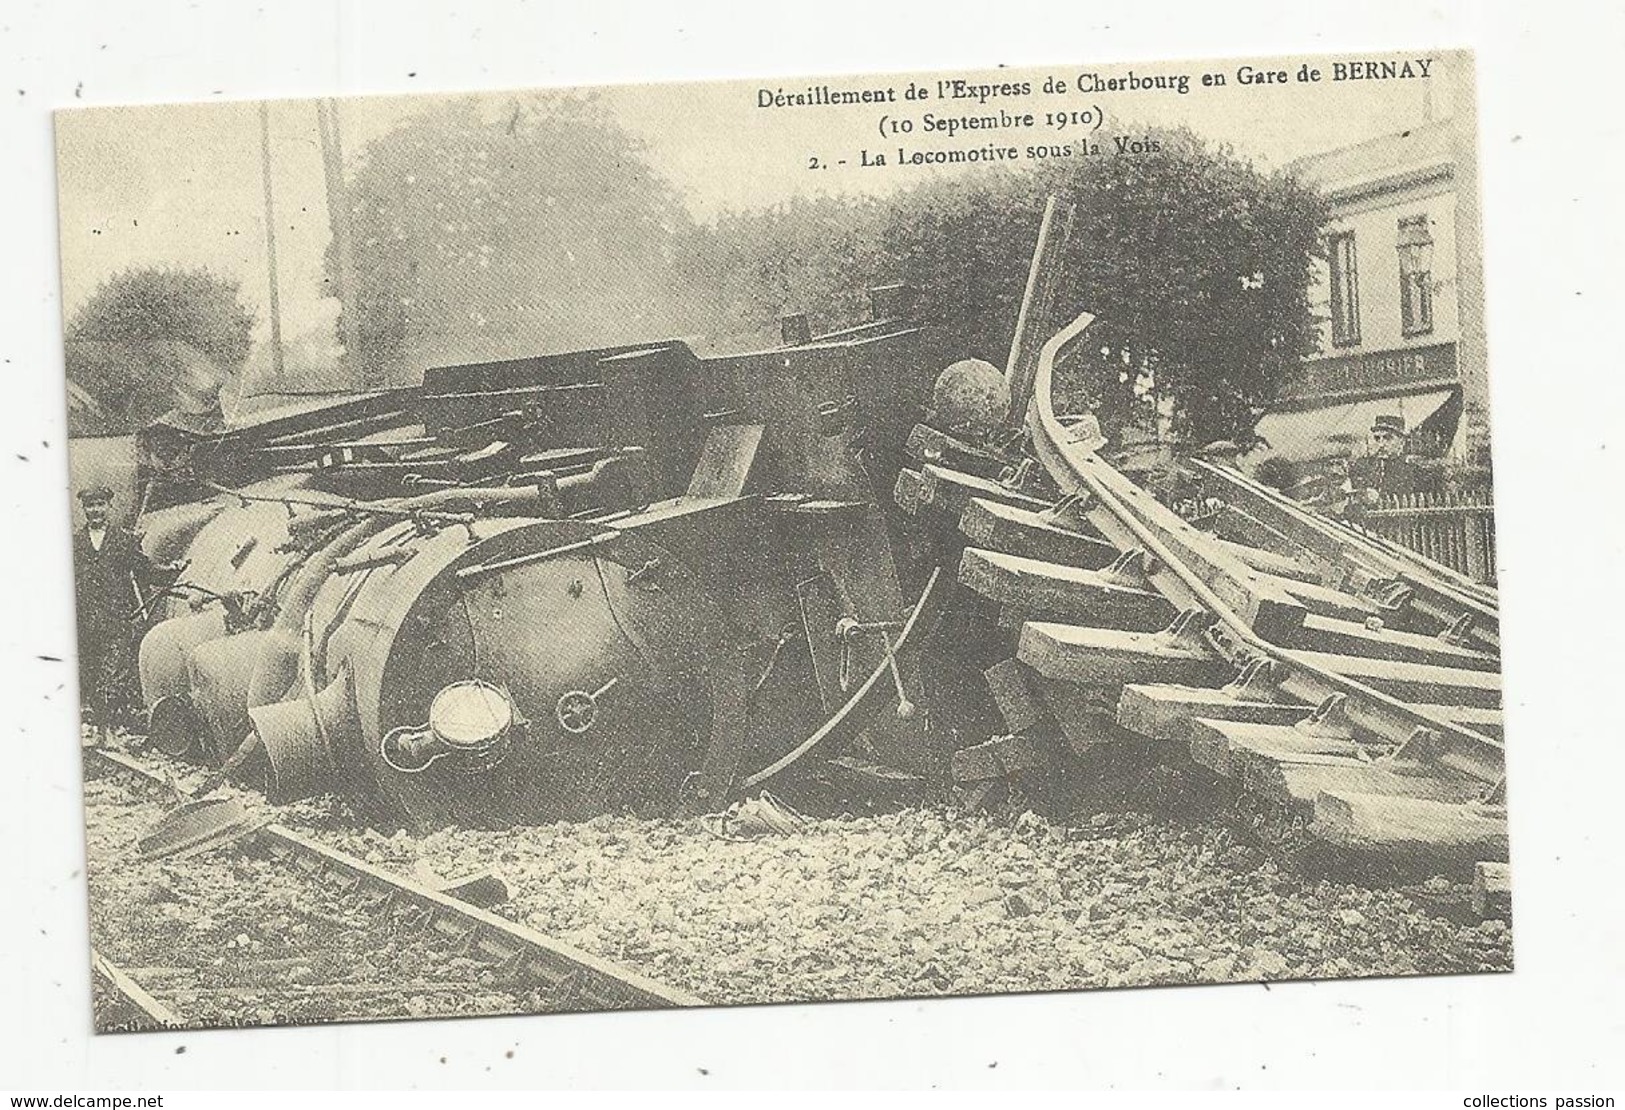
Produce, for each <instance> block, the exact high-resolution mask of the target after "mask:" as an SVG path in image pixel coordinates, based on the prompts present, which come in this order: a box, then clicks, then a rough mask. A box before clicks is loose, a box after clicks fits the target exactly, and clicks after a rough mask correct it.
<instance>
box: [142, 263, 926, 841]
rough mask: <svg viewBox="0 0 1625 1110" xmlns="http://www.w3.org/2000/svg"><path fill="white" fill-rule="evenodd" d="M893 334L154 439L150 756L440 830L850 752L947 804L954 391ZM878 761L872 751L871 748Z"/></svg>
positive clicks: (723, 789)
mask: <svg viewBox="0 0 1625 1110" xmlns="http://www.w3.org/2000/svg"><path fill="white" fill-rule="evenodd" d="M871 300H872V307H873V319H872V320H871V321H870V322H868V323H864V324H861V325H858V326H855V327H850V328H847V329H845V330H841V331H837V332H834V333H831V334H827V335H820V336H817V337H813V336H811V335H810V334H809V333H808V331H807V328H806V324H805V319H804V318H790V319H788V320H787V321H786V323H785V340H784V343H783V345H782V346H779V347H777V348H774V349H771V350H766V351H761V352H758V353H753V354H745V355H737V356H728V357H719V358H699V357H696V356H695V355H694V354H693V353H692V352H691V351H690V349H689V348H688V347H687V346H685V345H684V344H683V343H681V342H675V341H673V342H660V343H649V344H641V345H636V346H627V347H617V348H610V349H602V350H590V351H578V352H572V353H567V354H556V355H547V356H543V357H536V358H525V359H518V360H513V361H505V362H495V363H481V364H475V365H462V366H451V367H445V368H441V369H436V370H432V371H430V372H429V373H428V374H427V376H426V378H425V380H424V383H423V385H422V386H421V387H416V388H412V389H406V390H396V391H390V392H386V393H378V394H371V395H363V396H352V397H347V398H340V399H329V400H325V401H323V402H322V403H320V404H317V405H313V406H307V407H305V408H304V409H302V410H301V411H298V412H294V413H292V414H282V415H277V414H271V415H270V416H268V417H266V418H264V419H260V420H258V421H257V422H255V423H252V424H249V425H246V426H241V427H236V428H233V429H231V430H229V431H227V432H224V433H213V434H197V433H192V432H187V431H184V430H180V429H176V428H173V427H168V426H163V425H160V426H157V427H155V428H152V429H149V430H148V432H147V433H146V436H145V441H144V443H143V445H142V447H143V450H142V457H143V467H142V472H141V474H140V481H141V482H142V484H143V490H144V492H143V500H144V504H145V512H144V514H143V517H142V522H141V525H142V528H143V530H144V532H145V537H146V538H145V547H146V550H147V553H148V555H149V556H150V557H151V558H152V559H154V560H155V561H159V562H163V563H169V564H172V565H178V566H179V567H180V571H179V574H178V577H177V578H176V580H175V582H174V583H173V585H172V586H170V587H169V588H168V589H167V590H166V591H165V593H164V595H163V597H162V598H161V599H160V600H159V601H158V603H157V604H158V606H159V607H160V610H161V611H160V612H159V616H160V617H161V619H159V620H157V621H156V623H154V624H153V626H152V627H151V629H150V631H149V632H148V633H147V634H146V636H145V638H144V639H143V641H142V643H141V647H140V653H139V667H140V679H141V688H142V695H143V698H144V700H145V703H146V706H147V709H148V713H149V725H150V741H151V743H153V744H154V745H156V746H157V747H159V748H161V749H162V750H165V751H167V752H169V753H170V754H173V755H177V756H186V757H188V758H193V759H197V760H200V761H204V762H210V763H214V764H216V765H224V766H226V767H227V768H230V769H239V768H240V769H243V770H244V771H247V770H251V769H254V768H259V769H260V770H261V771H262V772H263V777H264V782H265V785H266V787H267V789H268V792H269V794H270V796H271V797H272V798H273V799H275V800H279V801H287V800H292V799H296V798H299V797H304V796H308V795H312V794H316V793H321V792H328V791H337V792H341V793H343V794H344V795H346V796H347V797H348V798H350V799H351V800H352V802H353V803H354V805H355V806H356V807H357V808H358V810H360V812H361V813H362V814H363V816H365V817H366V818H367V819H369V820H380V821H395V822H399V823H403V824H405V825H408V826H411V827H414V828H418V829H426V828H433V827H439V826H443V825H448V824H461V825H474V826H487V827H504V826H508V825H513V824H525V823H534V822H541V821H549V820H557V819H580V818H583V817H587V816H591V815H592V814H595V813H600V812H604V811H606V810H611V809H622V808H635V809H649V810H662V811H670V810H671V809H673V808H676V807H680V806H682V805H685V804H691V805H696V806H708V805H714V804H717V803H718V802H719V801H721V800H722V799H723V798H725V797H726V796H727V795H728V794H729V793H730V792H733V791H735V790H737V789H739V788H741V787H742V786H748V785H753V784H755V783H757V782H761V781H764V780H765V779H767V778H769V777H772V776H776V775H780V774H783V773H784V772H785V771H786V770H787V769H788V768H791V767H792V766H793V765H794V764H795V763H796V762H797V761H798V759H799V757H801V756H802V755H804V754H805V753H807V752H809V751H811V750H814V749H821V750H822V751H823V753H824V754H825V755H826V756H827V755H831V754H840V755H843V756H845V757H849V758H852V759H855V760H857V761H859V762H864V761H867V765H868V766H871V767H876V768H879V767H884V768H886V769H888V770H891V771H896V772H900V773H903V774H912V775H925V774H930V773H932V771H933V769H935V768H940V767H941V766H942V765H943V763H944V762H945V760H946V759H947V758H948V755H949V754H950V753H949V752H947V751H943V750H938V749H939V748H941V747H942V746H943V742H942V741H941V740H940V739H938V738H936V737H935V736H934V734H933V731H932V729H931V727H930V726H929V724H928V720H927V715H926V714H923V713H919V712H916V711H915V708H914V704H913V701H912V700H911V695H910V691H912V690H915V689H917V684H918V681H919V674H918V670H919V661H918V651H919V645H920V643H921V641H922V640H923V639H924V638H925V634H926V632H927V631H929V628H928V626H929V624H930V623H931V620H932V619H933V617H934V616H935V613H936V610H937V608H938V601H937V598H939V597H940V595H941V593H942V592H943V591H944V590H945V588H946V584H945V583H938V581H937V579H936V577H935V576H933V575H931V574H930V572H929V567H930V566H931V565H932V560H931V559H930V558H929V555H928V553H925V552H923V551H916V550H915V547H916V541H914V540H912V539H910V537H909V536H908V535H907V534H906V533H905V531H904V530H903V528H902V525H901V524H900V523H899V521H898V520H897V519H896V516H895V512H894V509H893V507H892V498H891V491H892V487H893V484H894V482H895V480H896V477H897V474H898V471H899V469H900V468H901V466H902V460H903V445H904V442H905V440H906V438H907V436H908V433H909V430H910V428H911V427H912V426H913V425H914V423H915V421H916V420H917V419H918V418H919V416H920V413H921V410H922V409H923V408H924V405H925V402H926V399H927V397H928V395H929V393H930V390H931V387H932V383H933V380H934V379H935V377H936V368H939V367H941V366H943V365H945V363H946V362H947V361H950V359H949V358H948V357H947V356H946V353H945V352H944V351H942V350H939V349H938V347H937V343H936V341H935V340H934V339H933V337H932V335H931V333H930V332H929V330H927V329H923V328H921V327H918V326H916V325H915V324H913V323H911V322H909V319H908V317H909V312H910V306H909V304H908V295H907V291H906V290H905V289H904V288H902V287H888V288H884V289H877V290H875V291H873V292H872V295H871ZM860 738H861V743H859V744H856V745H854V743H853V742H854V741H857V740H859V739H860Z"/></svg>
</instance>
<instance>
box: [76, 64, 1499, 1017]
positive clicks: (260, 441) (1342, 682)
mask: <svg viewBox="0 0 1625 1110" xmlns="http://www.w3.org/2000/svg"><path fill="white" fill-rule="evenodd" d="M1473 88H1474V66H1473V59H1472V56H1471V55H1470V54H1468V53H1466V52H1460V51H1434V52H1431V53H1428V52H1408V53H1394V54H1373V55H1369V56H1361V57H1351V56H1345V55H1336V56H1330V55H1328V56H1325V57H1304V58H1292V59H1269V58H1264V59H1253V60H1242V61H1235V60H1231V61H1214V62H1178V63H1165V64H1145V63H1139V64H1134V65H1121V66H1106V65H1100V66H1085V67H1077V66H1072V67H1046V68H1035V69H1000V70H992V71H982V72H969V73H948V72H941V73H935V72H928V73H915V74H889V75H875V76H859V77H847V78H813V79H808V80H805V81H792V80H784V79H774V80H772V81H761V82H724V83H701V84H684V85H669V86H625V87H603V88H593V89H580V90H559V89H553V90H543V91H516V92H491V93H478V94H455V95H454V94H447V95H422V96H410V97H374V98H351V99H345V98H327V99H316V100H289V101H271V102H227V103H205V104H195V105H172V106H156V107H128V108H91V109H79V110H68V111H63V112H60V113H58V115H57V117H56V121H55V128H56V150H57V160H58V173H59V190H60V192H59V202H60V236H61V252H62V285H63V290H62V292H63V299H62V305H63V313H64V315H63V350H64V357H65V378H66V388H67V406H68V419H69V424H68V430H69V436H70V440H69V444H68V448H69V472H70V480H71V490H70V493H71V498H72V509H73V518H74V519H73V528H74V532H73V544H72V551H73V564H74V567H73V571H74V582H75V596H76V606H77V622H78V623H77V630H78V679H79V681H78V690H79V700H80V703H81V705H82V728H81V744H82V756H83V768H84V818H85V829H86V849H87V854H88V869H87V872H86V880H87V882H88V889H89V907H90V930H89V933H90V942H91V953H90V959H91V961H92V967H93V973H94V974H93V993H94V997H93V1014H94V1021H95V1026H96V1028H97V1030H98V1031H100V1032H127V1031H137V1030H152V1029H165V1028H169V1029H185V1028H211V1027H242V1026H263V1025H284V1024H309V1023H320V1022H349V1021H373V1020H386V1019H404V1018H429V1017H454V1016H455V1017H463V1016H482V1015H509V1014H545V1013H560V1012H577V1011H590V1010H616V1009H651V1008H665V1007H684V1006H718V1005H736V1004H747V1003H781V1002H813V1001H836V1000H856V999H878V998H922V997H928V996H944V995H977V994H992V993H1011V992H1035V991H1076V990H1087V989H1094V988H1117V987H1146V986H1159V985H1190V984H1221V983H1237V982H1241V983H1256V982H1273V981H1281V980H1307V979H1344V978H1362V977H1373V976H1384V977H1389V976H1434V975H1459V974H1475V973H1496V972H1507V971H1510V970H1511V969H1512V967H1513V944H1512V937H1513V932H1512V901H1513V899H1512V882H1511V875H1510V868H1509V865H1508V860H1509V845H1508V835H1507V806H1508V794H1509V791H1508V784H1507V780H1506V768H1505V760H1504V757H1503V756H1504V751H1505V746H1506V744H1507V742H1508V738H1507V734H1506V732H1505V730H1504V729H1503V723H1502V712H1501V706H1502V694H1501V674H1500V636H1499V599H1498V589H1497V569H1496V568H1497V559H1496V529H1495V519H1494V500H1493V496H1492V494H1493V483H1492V467H1491V458H1492V452H1491V447H1492V436H1491V428H1492V416H1493V414H1492V412H1491V406H1490V404H1489V387H1488V374H1487V364H1488V354H1487V350H1486V346H1487V344H1486V331H1485V326H1484V317H1483V303H1484V298H1483V277H1482V272H1483V263H1482V257H1481V250H1480V242H1481V230H1480V215H1479V213H1480V202H1479V170H1478V146H1477V131H1476V120H1477V115H1476V109H1475V99H1474V92H1473ZM1306 121H1312V123H1311V124H1310V125H1306Z"/></svg>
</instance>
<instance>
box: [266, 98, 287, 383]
mask: <svg viewBox="0 0 1625 1110" xmlns="http://www.w3.org/2000/svg"><path fill="white" fill-rule="evenodd" d="M260 180H261V184H263V185H264V187H265V261H266V266H267V268H268V269H269V271H270V274H269V289H270V294H271V296H270V304H271V366H272V368H273V370H274V372H275V374H276V384H277V387H278V388H281V387H282V386H283V385H284V384H286V383H285V382H284V381H283V369H284V367H283V364H282V298H281V294H280V293H279V291H278V289H277V267H276V205H275V203H274V201H273V199H272V196H271V105H270V103H269V102H267V101H264V100H262V101H260Z"/></svg>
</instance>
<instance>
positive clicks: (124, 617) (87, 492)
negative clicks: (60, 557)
mask: <svg viewBox="0 0 1625 1110" xmlns="http://www.w3.org/2000/svg"><path fill="white" fill-rule="evenodd" d="M79 506H80V509H81V511H82V512H83V513H84V517H85V526H84V527H83V528H81V529H79V530H78V531H77V532H76V533H74V537H73V571H74V594H75V602H76V604H77V608H78V624H79V695H80V697H81V699H83V700H84V702H85V703H86V704H88V705H89V706H90V708H91V713H92V717H93V721H94V723H95V725H96V727H97V728H98V729H102V730H106V729H110V728H111V727H112V726H113V724H114V723H115V721H114V718H115V717H116V716H117V714H118V713H119V712H120V710H121V709H122V708H123V707H124V705H125V703H126V702H127V700H128V699H129V698H130V697H131V696H132V695H133V690H132V688H131V687H132V681H131V680H132V668H133V660H134V657H135V656H134V652H133V646H134V645H133V638H134V634H135V628H136V623H135V621H136V617H135V613H136V611H137V610H138V609H140V607H141V605H142V603H143V601H144V599H145V598H146V596H147V587H148V582H149V579H150V577H151V571H152V568H151V565H150V564H149V563H148V562H147V557H146V555H144V554H143V553H142V551H141V543H140V540H139V539H138V538H137V537H136V535H135V534H134V533H132V532H130V531H128V530H127V529H125V528H122V527H120V526H119V525H118V524H116V523H114V522H113V520H112V508H113V491H112V490H110V489H108V488H107V487H106V486H101V485H96V486H90V487H88V488H86V489H83V490H80V491H79Z"/></svg>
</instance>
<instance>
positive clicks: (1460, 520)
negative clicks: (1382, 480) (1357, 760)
mask: <svg viewBox="0 0 1625 1110" xmlns="http://www.w3.org/2000/svg"><path fill="white" fill-rule="evenodd" d="M1362 519H1363V521H1364V523H1365V524H1366V526H1367V527H1369V528H1370V529H1371V530H1372V531H1374V532H1376V533H1377V534H1379V535H1382V536H1386V537H1387V538H1388V539H1391V540H1393V541H1394V542H1395V543H1400V544H1404V545H1405V546H1406V547H1408V548H1410V549H1411V550H1412V551H1415V552H1417V553H1418V554H1421V555H1423V556H1425V557H1427V558H1429V559H1432V560H1433V561H1434V562H1436V563H1443V564H1444V565H1445V566H1447V567H1449V568H1451V569H1452V570H1455V571H1458V572H1460V573H1462V574H1465V575H1468V576H1469V577H1471V578H1472V579H1473V580H1474V581H1477V582H1483V583H1486V584H1488V585H1494V584H1495V578H1496V575H1495V506H1494V504H1493V502H1491V501H1490V499H1489V498H1488V497H1487V496H1486V495H1484V494H1479V493H1471V494H1464V493H1452V492H1446V493H1412V494H1403V495H1399V496H1393V497H1385V498H1383V500H1382V503H1381V504H1380V505H1379V506H1378V507H1377V508H1375V509H1371V510H1368V511H1367V512H1366V513H1365V514H1364V516H1363V518H1362Z"/></svg>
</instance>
